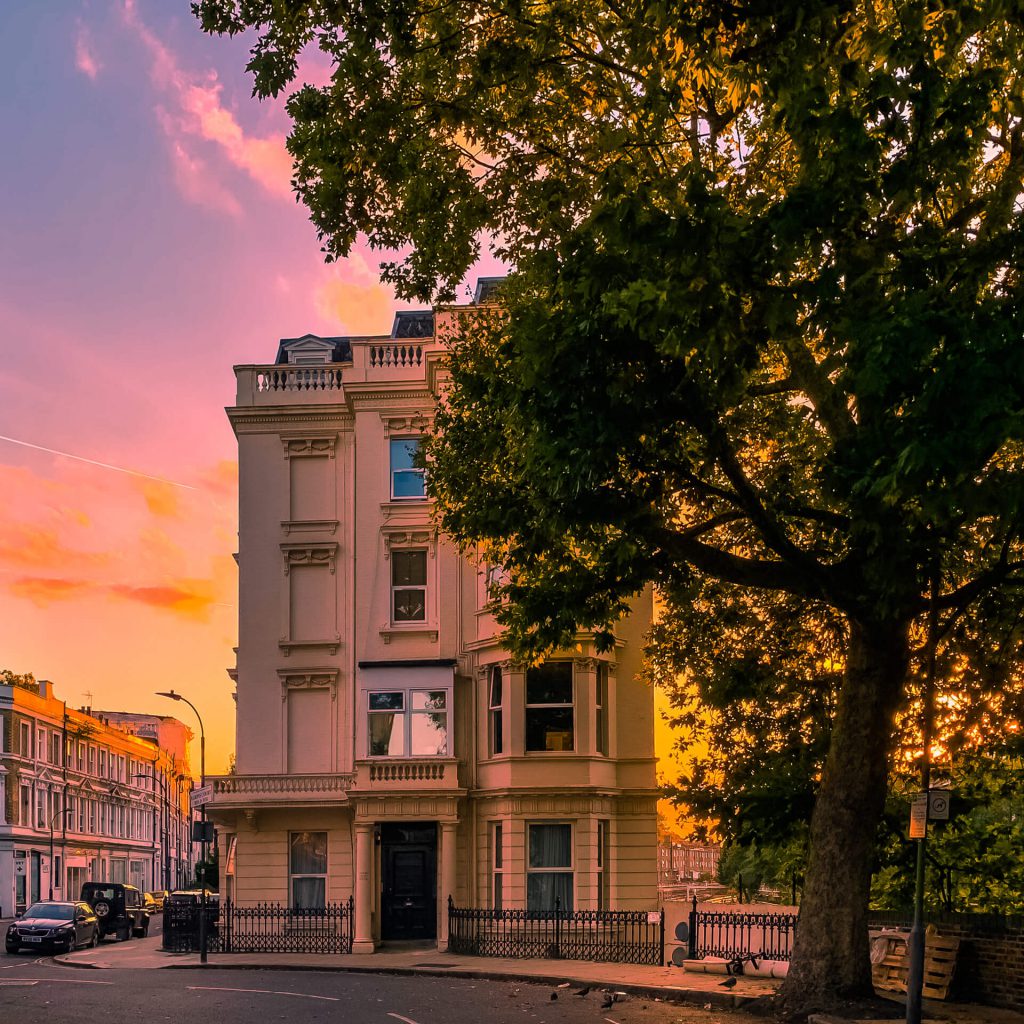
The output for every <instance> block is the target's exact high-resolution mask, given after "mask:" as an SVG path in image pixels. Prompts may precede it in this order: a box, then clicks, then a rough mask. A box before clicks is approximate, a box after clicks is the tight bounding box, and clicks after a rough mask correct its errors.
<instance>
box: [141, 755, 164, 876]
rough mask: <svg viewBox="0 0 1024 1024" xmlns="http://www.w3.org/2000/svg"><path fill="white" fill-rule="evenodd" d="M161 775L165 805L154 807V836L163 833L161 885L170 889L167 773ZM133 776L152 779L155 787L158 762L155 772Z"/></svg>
mask: <svg viewBox="0 0 1024 1024" xmlns="http://www.w3.org/2000/svg"><path fill="white" fill-rule="evenodd" d="M159 776H160V795H161V797H162V798H163V807H162V808H156V807H154V808H153V836H154V838H155V837H156V835H157V833H158V832H160V833H161V840H160V857H161V860H162V865H161V872H160V874H161V877H162V879H163V880H162V882H161V886H162V888H164V889H170V887H171V886H170V882H169V880H170V877H171V868H170V851H169V850H168V849H167V839H168V835H167V815H166V809H167V775H166V773H165V772H160V773H159ZM132 778H135V779H152V780H153V784H154V787H155V785H156V781H157V768H156V762H154V763H153V774H150V773H149V772H136V773H135V774H134V775H133V776H132ZM155 795H156V794H155V793H154V796H155ZM158 817H159V818H160V820H161V823H162V824H161V826H160V828H159V829H158V828H157V824H156V821H157V818H158ZM155 874H156V872H155V871H154V878H155ZM154 888H156V887H155V886H154Z"/></svg>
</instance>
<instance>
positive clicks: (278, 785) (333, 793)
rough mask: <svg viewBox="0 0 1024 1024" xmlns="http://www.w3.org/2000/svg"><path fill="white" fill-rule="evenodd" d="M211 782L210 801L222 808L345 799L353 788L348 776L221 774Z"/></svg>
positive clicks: (325, 774) (350, 778)
mask: <svg viewBox="0 0 1024 1024" xmlns="http://www.w3.org/2000/svg"><path fill="white" fill-rule="evenodd" d="M210 781H212V782H213V802H214V804H215V805H217V806H220V807H225V806H228V805H234V806H252V805H255V804H281V803H288V804H296V803H304V802H309V803H323V802H325V801H332V800H339V799H341V800H344V799H345V798H346V794H347V793H348V791H349V790H350V789H351V788H352V783H353V776H351V775H348V774H328V773H324V774H316V775H312V774H308V775H220V776H217V777H215V778H213V779H211V780H210Z"/></svg>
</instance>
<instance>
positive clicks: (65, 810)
mask: <svg viewBox="0 0 1024 1024" xmlns="http://www.w3.org/2000/svg"><path fill="white" fill-rule="evenodd" d="M67 813H68V808H67V791H66V789H65V792H64V793H62V794H61V808H60V810H59V811H54V812H53V814H51V815H50V899H51V900H52V899H53V823H54V822H55V821H56V820H57V819H58V818H59V817H60V816H61V815H64V816H65V817H64V820H65V821H67ZM61 868H62V869H63V865H61Z"/></svg>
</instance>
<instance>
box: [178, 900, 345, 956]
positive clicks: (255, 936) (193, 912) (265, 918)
mask: <svg viewBox="0 0 1024 1024" xmlns="http://www.w3.org/2000/svg"><path fill="white" fill-rule="evenodd" d="M199 909H200V908H199V907H198V906H197V905H196V904H194V903H188V904H178V905H175V904H168V905H167V906H166V907H165V909H164V948H165V949H169V950H172V951H174V952H179V953H180V952H195V951H197V950H198V949H199ZM352 920H353V902H352V898H351V897H349V899H348V901H347V902H345V903H328V904H327V905H326V906H323V907H287V906H282V905H281V904H280V903H257V904H254V905H252V906H247V907H239V906H236V905H234V904H231V903H228V902H225V903H223V904H221V905H219V906H216V905H215V906H208V907H207V949H208V950H209V951H210V952H211V953H351V952H352Z"/></svg>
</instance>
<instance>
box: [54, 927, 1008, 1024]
mask: <svg viewBox="0 0 1024 1024" xmlns="http://www.w3.org/2000/svg"><path fill="white" fill-rule="evenodd" d="M160 943H161V938H160V936H158V935H153V936H150V937H149V938H147V939H134V940H132V941H131V942H117V943H114V942H104V943H103V944H102V945H100V946H99V947H97V948H96V949H91V950H82V951H80V952H77V953H71V954H68V955H66V956H58V957H56V958H55V959H56V960H57V961H58V962H60V963H63V964H66V965H67V966H69V967H80V968H92V969H100V970H102V969H111V968H163V969H167V968H182V967H190V968H195V967H200V966H201V965H200V963H199V954H198V953H166V952H164V951H163V950H162V949H161V948H160ZM208 967H209V968H215V969H218V970H231V969H236V970H291V971H354V972H358V973H373V974H400V975H412V974H422V975H430V976H434V977H443V976H445V975H448V976H450V977H456V978H478V979H488V980H491V981H513V982H514V981H522V982H527V983H534V984H547V985H560V984H565V983H566V982H568V983H569V984H571V985H573V986H585V985H589V986H591V987H595V988H597V987H599V988H607V989H612V990H615V991H619V992H626V993H628V994H630V995H633V996H642V997H646V998H648V999H662V1000H665V1001H666V1002H687V1003H696V1004H697V1005H701V1006H709V1005H710V1006H715V1007H728V1008H735V1009H739V1008H742V1007H743V1006H744V1005H746V1004H748V1003H750V1002H751V1001H753V1000H754V999H757V998H758V997H759V996H764V995H770V994H771V993H773V992H774V991H775V990H776V989H777V988H778V986H779V985H780V984H781V982H780V981H778V980H775V979H770V978H757V977H751V976H750V975H744V976H740V977H737V978H736V979H735V982H736V984H735V985H734V986H731V987H725V986H723V984H722V982H723V981H724V980H725V979H724V978H723V977H722V975H720V974H696V973H690V972H686V971H683V970H682V969H680V968H678V967H640V966H635V965H631V964H598V963H589V962H585V961H578V960H561V961H555V960H511V959H498V958H492V957H469V956H457V955H455V954H453V953H440V952H438V951H437V950H436V949H432V948H418V949H417V948H405V949H395V950H392V949H384V950H380V951H378V952H376V953H373V954H359V953H349V954H338V955H331V954H322V955H316V956H311V955H305V954H300V953H254V954H244V953H227V954H223V953H212V954H210V957H209V964H208ZM924 1012H925V1017H926V1019H927V1020H928V1021H936V1022H937V1021H949V1022H953V1024H1024V1014H1021V1013H1017V1012H1015V1011H1013V1010H1002V1009H998V1008H995V1007H989V1006H979V1005H977V1004H975V1003H951V1002H937V1001H934V1000H925V1003H924ZM812 1024H851V1022H849V1021H840V1020H839V1019H838V1018H834V1017H825V1016H823V1015H820V1016H819V1015H816V1017H815V1018H812ZM865 1024H878V1022H865Z"/></svg>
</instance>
